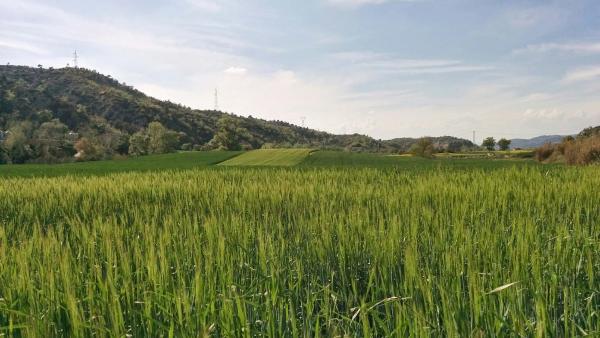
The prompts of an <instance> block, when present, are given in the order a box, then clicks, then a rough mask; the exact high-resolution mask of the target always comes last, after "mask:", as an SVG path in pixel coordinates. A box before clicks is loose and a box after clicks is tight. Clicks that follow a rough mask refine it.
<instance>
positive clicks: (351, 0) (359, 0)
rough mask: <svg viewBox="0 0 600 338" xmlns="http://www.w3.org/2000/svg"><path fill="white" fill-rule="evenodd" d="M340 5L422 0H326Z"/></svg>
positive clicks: (355, 5)
mask: <svg viewBox="0 0 600 338" xmlns="http://www.w3.org/2000/svg"><path fill="white" fill-rule="evenodd" d="M325 1H326V2H327V3H329V4H331V5H335V6H338V7H349V8H356V7H360V6H364V5H381V4H384V3H390V2H419V1H422V0H325Z"/></svg>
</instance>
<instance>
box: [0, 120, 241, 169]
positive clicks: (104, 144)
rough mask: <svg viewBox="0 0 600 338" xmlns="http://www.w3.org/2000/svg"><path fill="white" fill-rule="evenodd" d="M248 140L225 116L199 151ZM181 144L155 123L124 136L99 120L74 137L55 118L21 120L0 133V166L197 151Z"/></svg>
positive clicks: (231, 146)
mask: <svg viewBox="0 0 600 338" xmlns="http://www.w3.org/2000/svg"><path fill="white" fill-rule="evenodd" d="M251 137H252V136H251V134H250V133H249V132H248V131H247V130H246V129H245V128H242V127H240V125H239V122H237V120H235V119H233V118H231V117H228V116H225V117H223V118H221V119H220V120H219V122H218V131H217V132H216V134H215V135H214V137H213V139H212V140H211V141H210V142H208V143H207V144H206V145H203V146H202V147H201V148H202V149H203V150H212V149H222V150H240V149H243V148H249V147H251V145H250V143H251ZM183 139H185V134H183V133H181V132H176V131H173V130H170V129H168V128H166V127H165V126H163V125H162V124H161V123H160V122H151V123H150V124H148V126H147V127H146V128H144V129H142V130H140V131H138V132H136V133H134V134H132V135H129V134H127V133H125V132H122V131H120V130H118V129H115V128H113V127H112V126H111V125H110V124H108V123H107V122H106V121H105V120H103V119H101V118H96V120H95V121H93V123H90V124H89V125H88V126H87V127H86V128H84V129H82V130H79V131H78V132H73V131H70V130H69V128H68V127H67V126H66V125H65V124H64V123H62V122H61V121H60V120H58V119H53V120H50V121H48V122H44V123H41V124H39V125H38V124H34V123H33V122H31V121H25V122H23V121H21V122H17V123H14V124H12V125H11V126H10V128H9V129H8V130H6V131H2V133H1V134H0V164H5V163H16V164H18V163H57V162H68V161H73V160H79V161H95V160H103V159H110V158H114V157H115V156H126V155H131V156H141V155H150V154H164V153H170V152H175V151H177V150H180V149H181V150H192V149H193V148H198V146H196V147H194V146H193V145H191V144H182V143H181V140H183Z"/></svg>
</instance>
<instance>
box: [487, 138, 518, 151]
mask: <svg viewBox="0 0 600 338" xmlns="http://www.w3.org/2000/svg"><path fill="white" fill-rule="evenodd" d="M510 144H511V141H510V140H507V139H505V138H501V139H500V140H498V142H496V139H494V138H493V137H487V138H486V139H484V140H483V143H482V144H481V145H482V146H483V147H484V148H485V149H487V150H489V151H494V150H496V146H498V149H500V150H502V151H506V150H509V149H510Z"/></svg>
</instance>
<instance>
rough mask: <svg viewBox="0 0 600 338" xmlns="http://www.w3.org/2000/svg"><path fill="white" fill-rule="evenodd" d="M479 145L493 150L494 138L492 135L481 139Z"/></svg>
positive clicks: (494, 145)
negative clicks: (481, 141)
mask: <svg viewBox="0 0 600 338" xmlns="http://www.w3.org/2000/svg"><path fill="white" fill-rule="evenodd" d="M481 145H482V146H483V147H484V148H485V149H487V150H488V151H494V150H495V149H496V140H495V139H494V138H493V137H488V138H486V139H485V140H483V143H482V144H481Z"/></svg>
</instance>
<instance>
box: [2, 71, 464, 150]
mask: <svg viewBox="0 0 600 338" xmlns="http://www.w3.org/2000/svg"><path fill="white" fill-rule="evenodd" d="M224 118H227V120H226V121H227V123H229V124H234V125H235V128H236V129H235V131H236V132H239V134H240V135H239V139H240V140H239V141H240V142H241V143H242V144H243V147H244V148H246V149H258V148H262V147H306V148H331V149H351V150H354V151H382V152H403V151H407V150H408V149H409V148H410V146H411V145H412V144H413V143H414V142H415V141H416V139H409V138H405V139H395V140H389V141H378V140H375V139H373V138H371V137H369V136H365V135H358V134H353V135H333V134H330V133H327V132H323V131H318V130H313V129H309V128H303V127H299V126H296V125H293V124H290V123H287V122H283V121H266V120H263V119H258V118H254V117H241V116H236V115H232V114H227V113H224V112H220V111H214V110H197V109H192V108H190V107H186V106H184V105H181V104H177V103H173V102H170V101H161V100H158V99H155V98H152V97H150V96H147V95H145V94H144V93H142V92H141V91H139V90H137V89H135V88H133V87H132V86H129V85H127V84H125V83H121V82H119V81H117V80H116V79H113V78H112V77H111V76H107V75H103V74H100V73H98V72H96V71H94V70H89V69H82V68H60V69H53V68H49V69H45V68H42V67H38V68H32V67H25V66H10V65H7V66H0V141H1V140H2V138H6V135H7V133H6V132H5V131H7V130H9V129H11V128H15V126H18V125H19V124H20V125H19V126H20V127H19V128H20V129H19V132H21V131H23V130H25V131H24V132H23V134H24V135H25V136H24V138H27V137H30V138H33V137H34V136H35V135H34V134H35V133H36V130H38V129H39V128H40V126H44V127H45V129H49V130H50V131H54V132H55V131H56V130H59V132H62V133H64V131H66V130H67V129H68V135H69V137H65V141H64V142H63V141H61V147H63V148H69V147H71V148H73V147H72V144H74V143H75V142H76V141H77V139H80V138H81V137H85V136H88V138H91V137H92V136H93V137H95V138H99V139H102V140H103V142H104V143H103V149H107V148H114V149H112V153H114V154H127V153H128V148H129V140H130V139H129V137H130V136H131V135H133V134H135V133H138V132H140V131H142V130H144V129H145V128H147V127H148V125H149V124H150V123H151V122H160V124H162V125H163V126H164V127H165V128H166V129H168V130H170V131H173V132H176V133H177V144H178V147H181V146H182V145H186V147H185V148H187V149H210V148H211V147H214V139H215V135H217V134H218V132H219V128H220V124H219V121H220V120H223V119H224ZM44 124H45V125H44ZM221 128H222V125H221ZM60 130H63V131H60ZM3 131H4V132H3ZM47 133H49V131H46V130H45V131H44V132H43V133H42V134H44V135H46V134H47ZM38 134H39V133H38ZM28 135H29V136H28ZM107 135H108V136H107ZM37 137H38V139H39V140H42V141H43V140H45V139H46V140H47V139H48V137H47V135H46V136H40V135H38V136H37ZM432 140H433V142H434V144H435V145H437V146H438V147H439V148H441V149H448V148H451V149H454V148H456V149H460V148H462V147H472V146H473V144H472V143H471V142H470V141H467V140H463V139H458V138H454V137H443V138H432ZM211 141H213V142H212V143H211ZM69 142H70V143H69ZM30 143H31V144H28V148H27V149H28V150H27V151H29V152H30V153H31V154H35V153H36V151H38V150H39V149H35V148H41V147H43V146H44V145H43V144H42V143H43V142H41V141H40V142H38V143H35V142H30ZM69 144H70V145H69ZM23 151H25V150H23ZM73 153H74V150H73V151H71V150H69V149H66V150H65V151H63V152H61V153H60V155H56V154H55V155H56V156H58V157H60V156H64V157H70V156H71V155H73ZM112 153H111V154H112ZM36 156H37V157H43V156H41V155H30V156H29V157H30V158H34V159H35V158H36ZM30 160H31V159H29V160H24V161H30Z"/></svg>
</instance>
